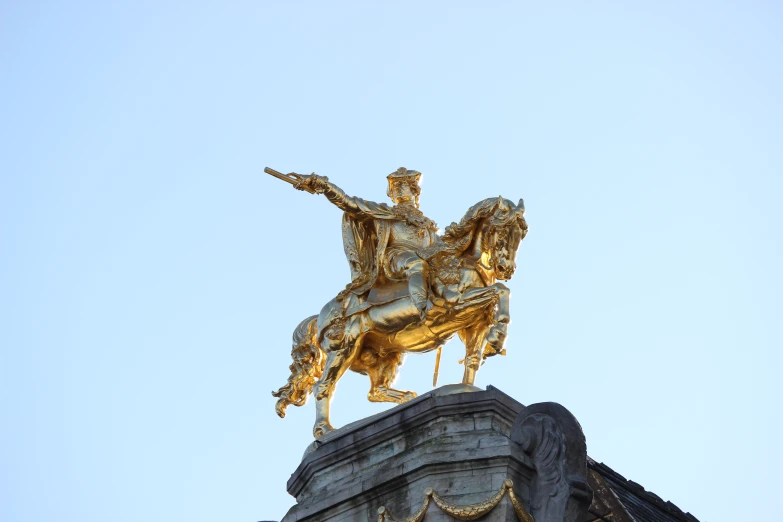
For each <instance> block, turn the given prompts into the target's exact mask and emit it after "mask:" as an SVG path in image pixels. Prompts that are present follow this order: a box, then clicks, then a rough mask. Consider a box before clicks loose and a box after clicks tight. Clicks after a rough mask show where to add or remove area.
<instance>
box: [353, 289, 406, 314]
mask: <svg viewBox="0 0 783 522" xmlns="http://www.w3.org/2000/svg"><path fill="white" fill-rule="evenodd" d="M350 295H351V298H350V300H349V302H348V303H346V304H347V306H346V308H345V315H346V317H347V316H350V315H353V314H356V313H359V312H363V311H364V310H367V309H368V308H370V307H373V306H378V305H382V304H386V303H391V302H392V301H396V300H398V299H403V298H405V297H408V296H410V294H409V293H408V282H407V281H388V280H387V281H383V282H382V283H380V284H376V285H375V286H374V287H373V288H372V289H370V291H369V292H368V293H367V296H366V297H364V298H360V297H358V296H355V295H353V294H350Z"/></svg>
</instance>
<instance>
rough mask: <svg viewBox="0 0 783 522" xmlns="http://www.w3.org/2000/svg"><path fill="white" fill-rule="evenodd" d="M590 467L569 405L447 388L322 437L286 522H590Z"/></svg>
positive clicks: (298, 479)
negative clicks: (532, 520)
mask: <svg viewBox="0 0 783 522" xmlns="http://www.w3.org/2000/svg"><path fill="white" fill-rule="evenodd" d="M586 473H587V455H586V450H585V441H584V435H583V434H582V431H581V428H580V427H579V424H578V423H577V422H576V419H574V417H573V416H572V415H571V414H570V413H569V412H568V411H567V410H566V409H565V408H563V407H562V406H560V405H557V404H554V403H544V404H538V405H533V406H530V407H527V408H525V407H523V406H522V405H521V404H520V403H518V402H517V401H515V400H514V399H512V398H511V397H509V396H508V395H506V394H504V393H503V392H501V391H500V390H498V389H496V388H493V387H492V386H490V387H488V388H487V390H480V389H479V388H475V387H466V386H463V385H451V386H444V387H442V388H439V389H437V390H434V391H432V392H430V393H427V394H425V395H423V396H421V397H418V398H417V399H415V400H413V401H411V402H409V403H406V404H403V405H401V406H397V407H395V408H392V409H391V410H389V411H386V412H384V413H381V414H378V415H375V416H373V417H370V418H367V419H363V420H361V421H358V422H355V423H353V424H350V425H348V426H345V427H343V428H341V429H339V430H337V431H335V432H332V433H330V434H328V435H327V436H325V437H323V438H322V439H319V440H318V441H316V442H314V443H313V447H312V448H310V449H309V450H308V452H307V453H306V455H305V457H304V458H303V460H302V462H301V464H300V465H299V467H298V468H297V469H296V471H295V472H294V474H293V475H292V476H291V478H290V480H289V481H288V492H289V493H290V494H291V495H293V496H294V497H295V498H296V502H297V503H296V505H294V506H293V507H292V508H291V509H290V510H289V512H288V513H287V514H286V516H285V518H283V522H294V521H308V522H375V521H379V520H380V521H386V522H391V521H405V520H411V519H413V520H417V521H422V520H423V521H425V522H440V521H454V520H482V521H493V522H495V521H503V522H516V521H522V522H530V519H529V518H527V519H526V518H525V517H526V516H528V515H527V514H526V513H525V511H527V512H529V513H530V514H532V516H533V517H534V518H535V521H536V522H554V521H557V522H562V521H567V522H581V521H583V520H586V517H585V514H586V512H587V508H588V506H589V505H590V500H591V497H592V491H591V490H590V488H589V487H588V486H587V483H586ZM509 481H510V482H509ZM513 500H516V503H517V506H516V508H517V509H516V510H515V506H514V505H513V504H514V502H513ZM425 501H429V502H428V505H427V507H426V509H421V508H422V506H423V505H424V504H425ZM490 505H491V507H489V506H490ZM458 506H463V507H465V506H467V507H465V509H463V510H461V511H454V509H457V507H458ZM482 510H483V511H486V512H485V513H484V514H480V515H479V516H478V518H477V516H476V515H477V514H478V513H482ZM449 513H451V514H449ZM417 514H418V515H419V516H418V517H417V516H416V515H417ZM411 517H414V518H411Z"/></svg>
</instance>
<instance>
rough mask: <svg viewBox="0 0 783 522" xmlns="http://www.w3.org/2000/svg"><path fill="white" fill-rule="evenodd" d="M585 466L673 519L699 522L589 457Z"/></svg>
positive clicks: (670, 503)
mask: <svg viewBox="0 0 783 522" xmlns="http://www.w3.org/2000/svg"><path fill="white" fill-rule="evenodd" d="M587 465H588V466H589V467H590V468H591V469H594V470H595V471H597V472H599V473H600V474H602V475H604V476H608V477H609V478H611V479H614V481H615V482H617V483H618V484H619V485H620V486H621V487H624V488H625V489H627V490H628V491H630V492H631V493H634V494H635V495H638V496H639V497H640V498H642V499H644V500H645V501H647V502H649V503H650V504H652V505H654V506H655V507H657V508H658V509H661V510H662V511H664V512H667V513H669V514H671V515H674V516H675V517H677V518H678V519H680V520H682V521H684V522H699V521H698V519H697V518H696V517H694V516H693V515H692V514H691V513H689V512H686V511H683V510H682V509H680V508H679V507H678V506H677V505H676V504H674V503H673V502H671V501H670V500H663V499H662V498H661V497H659V496H658V495H656V494H655V493H653V492H652V491H647V490H646V489H644V486H642V485H641V484H639V483H638V482H634V481H633V480H628V479H626V478H625V477H623V476H622V475H620V474H619V473H617V472H616V471H615V470H613V469H612V468H610V467H609V466H607V465H606V464H604V463H603V462H596V461H594V460H593V459H591V458H590V457H587Z"/></svg>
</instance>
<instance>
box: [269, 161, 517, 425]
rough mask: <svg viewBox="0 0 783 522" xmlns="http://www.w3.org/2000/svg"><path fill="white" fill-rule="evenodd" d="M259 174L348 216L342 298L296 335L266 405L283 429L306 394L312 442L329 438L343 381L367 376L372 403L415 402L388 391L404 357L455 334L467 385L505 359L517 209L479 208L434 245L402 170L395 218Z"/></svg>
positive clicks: (496, 201) (320, 183)
mask: <svg viewBox="0 0 783 522" xmlns="http://www.w3.org/2000/svg"><path fill="white" fill-rule="evenodd" d="M264 170H265V172H267V173H268V174H271V175H273V176H275V177H277V178H280V179H282V180H285V181H287V182H289V183H291V184H293V185H294V187H295V188H297V189H299V190H303V191H306V192H309V193H311V194H323V195H325V196H326V199H328V200H329V201H331V202H332V203H333V204H335V205H336V206H337V207H339V208H340V209H342V210H343V211H344V214H343V225H342V226H343V246H344V249H345V255H346V257H347V258H348V264H349V265H350V268H351V282H350V283H349V284H348V285H347V286H346V287H345V289H344V290H343V291H341V292H340V293H339V294H338V295H337V297H335V298H334V299H332V300H331V301H329V302H328V303H327V304H326V306H324V307H323V309H321V313H320V314H318V315H313V316H311V317H308V318H307V319H305V320H304V321H302V322H301V323H300V324H299V326H297V328H296V330H295V331H294V336H293V349H292V351H291V357H292V358H293V363H292V364H291V368H290V369H291V376H290V377H289V378H288V383H287V384H286V385H285V386H283V387H282V388H280V389H279V390H278V391H276V392H273V393H272V395H274V396H275V397H278V398H279V400H278V401H277V404H276V405H275V410H276V411H277V414H278V415H279V416H280V417H284V416H285V410H286V407H288V406H289V405H291V404H293V405H294V406H302V405H303V404H304V403H305V401H306V400H307V396H308V395H309V394H310V393H314V395H315V400H316V420H315V426H314V427H313V435H315V437H321V436H322V435H324V434H325V433H327V432H329V431H331V430H332V429H334V428H332V426H331V424H330V423H329V405H330V403H331V399H332V395H333V394H334V389H335V385H336V384H337V381H338V380H339V379H340V377H342V375H343V373H345V371H346V370H348V369H351V370H353V371H355V372H358V373H361V374H364V375H367V376H369V378H370V392H369V394H368V395H367V398H368V399H369V400H370V401H373V402H395V403H398V404H402V403H404V402H406V401H409V400H411V399H413V398H415V397H416V394H415V393H414V392H412V391H401V390H395V389H394V388H392V387H391V386H392V384H393V382H394V379H395V377H396V375H397V372H398V369H399V367H400V365H401V364H402V360H403V357H404V354H405V353H408V352H414V353H424V352H429V351H432V350H439V349H440V348H441V347H442V346H443V345H444V344H445V343H446V341H448V340H449V339H451V338H452V337H453V336H454V334H457V335H459V337H460V339H462V341H463V343H464V344H465V352H466V353H465V359H464V365H465V372H464V375H463V377H462V382H463V383H464V384H469V385H472V384H473V382H474V380H475V378H476V371H477V370H478V369H479V366H480V365H481V363H482V361H483V360H485V359H486V358H487V357H490V356H493V355H497V354H502V355H505V350H504V349H503V345H504V343H505V340H506V334H507V329H508V324H509V322H510V316H509V298H510V292H509V290H508V288H507V287H506V286H505V285H503V284H502V283H498V282H497V281H498V280H501V281H507V280H509V279H510V278H511V276H512V275H513V274H514V270H515V269H516V264H515V258H516V252H517V248H518V247H519V243H520V242H521V241H522V239H524V237H525V235H526V234H527V223H526V222H525V217H524V215H525V206H524V202H523V201H522V200H519V203H518V204H514V203H513V202H512V201H509V200H507V199H504V198H503V197H496V198H488V199H485V200H483V201H479V202H478V203H476V204H475V205H473V206H472V207H471V208H470V209H468V211H467V212H466V213H465V215H464V216H463V218H462V219H461V220H460V222H459V223H452V224H451V225H450V226H448V227H446V231H445V233H444V234H443V236H442V237H441V236H439V235H438V233H437V230H438V228H437V225H436V224H435V223H434V222H433V221H432V220H430V219H429V218H427V217H426V216H425V215H424V214H423V213H422V212H421V211H420V210H419V194H420V193H421V188H420V182H421V173H420V172H417V171H415V170H408V169H406V168H404V167H401V168H399V169H397V170H396V171H395V172H392V173H391V174H389V176H387V179H388V183H389V184H388V192H387V194H388V195H389V197H390V198H391V200H392V202H393V205H392V206H389V205H386V204H385V203H373V202H372V201H365V200H363V199H361V198H356V197H351V196H348V195H346V194H345V192H343V191H342V190H341V189H340V188H339V187H338V186H337V185H335V184H334V183H331V182H330V181H329V179H328V178H327V177H325V176H318V175H316V174H311V175H309V176H303V175H299V174H295V173H290V174H282V173H280V172H277V171H275V170H272V169H269V168H267V169H264ZM436 378H437V363H436ZM434 384H435V383H434V382H433V385H434Z"/></svg>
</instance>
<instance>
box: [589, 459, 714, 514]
mask: <svg viewBox="0 0 783 522" xmlns="http://www.w3.org/2000/svg"><path fill="white" fill-rule="evenodd" d="M587 464H588V466H589V468H590V469H591V470H593V471H594V472H595V473H597V474H598V475H600V477H601V478H602V479H603V481H604V483H605V484H606V485H607V486H608V488H609V489H611V492H612V493H614V496H615V497H616V500H619V502H620V504H622V507H623V508H625V510H626V511H627V514H628V515H630V516H631V517H633V520H636V522H699V521H698V520H697V519H696V517H694V516H693V515H691V514H690V513H686V512H683V511H682V510H681V509H680V508H678V507H677V506H675V505H674V504H672V503H671V502H669V501H667V500H663V499H662V498H661V497H659V496H658V495H656V494H655V493H652V492H650V491H646V490H645V489H644V488H643V487H642V486H641V485H640V484H637V483H636V482H634V481H632V480H627V479H626V478H625V477H623V476H622V475H620V474H619V473H617V472H616V471H614V470H613V469H612V468H610V467H609V466H607V465H606V464H604V463H603V462H601V463H598V462H595V461H594V460H593V459H591V458H589V457H588V459H587ZM596 500H598V499H596ZM620 518H622V517H617V518H616V519H617V520H619V519H620ZM625 518H627V517H625ZM599 520H600V519H599ZM609 520H615V519H612V518H609Z"/></svg>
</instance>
